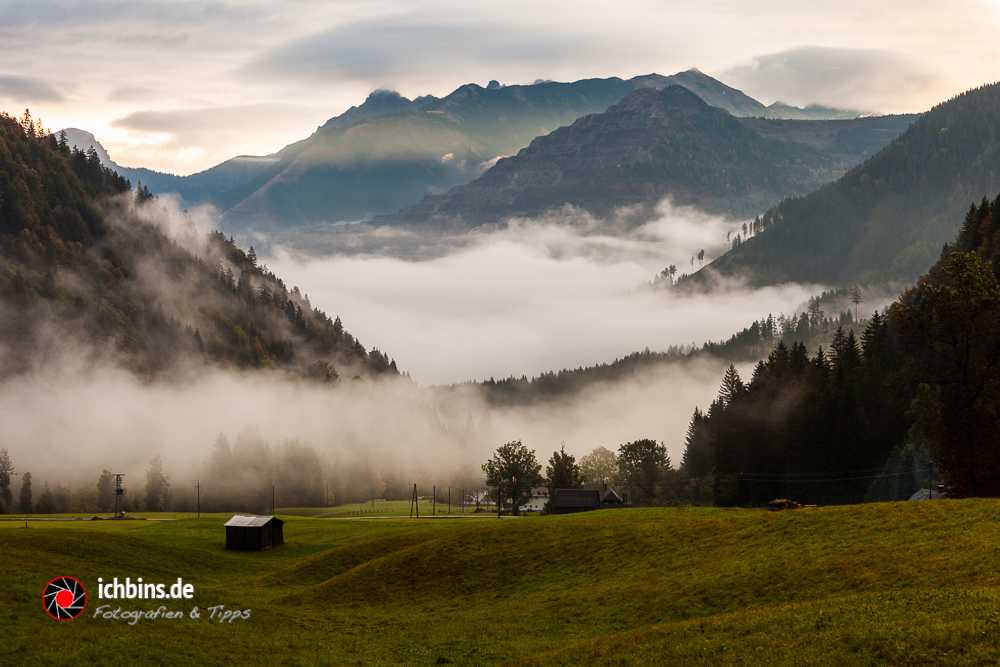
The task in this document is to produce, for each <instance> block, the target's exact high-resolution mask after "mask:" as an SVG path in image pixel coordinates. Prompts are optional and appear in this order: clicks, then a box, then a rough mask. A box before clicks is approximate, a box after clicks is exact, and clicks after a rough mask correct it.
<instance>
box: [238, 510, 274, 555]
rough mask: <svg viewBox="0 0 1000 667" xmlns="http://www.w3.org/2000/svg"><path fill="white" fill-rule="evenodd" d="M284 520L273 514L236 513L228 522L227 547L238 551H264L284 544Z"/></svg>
mask: <svg viewBox="0 0 1000 667" xmlns="http://www.w3.org/2000/svg"><path fill="white" fill-rule="evenodd" d="M284 523H285V522H284V521H282V520H281V519H279V518H277V517H273V516H250V515H247V514H234V515H233V518H232V519H230V520H229V521H227V522H226V548H227V549H235V550H236V551H263V550H264V549H270V548H271V547H276V546H278V545H279V544H284V542H285V540H284V537H283V536H282V534H281V526H282V525H284Z"/></svg>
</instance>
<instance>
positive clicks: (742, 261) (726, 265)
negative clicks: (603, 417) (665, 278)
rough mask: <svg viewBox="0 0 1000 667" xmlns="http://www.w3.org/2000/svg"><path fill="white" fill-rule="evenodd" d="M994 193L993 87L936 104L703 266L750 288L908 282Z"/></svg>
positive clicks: (706, 273)
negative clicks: (972, 207) (974, 205)
mask: <svg viewBox="0 0 1000 667" xmlns="http://www.w3.org/2000/svg"><path fill="white" fill-rule="evenodd" d="M998 188H1000V84H992V85H988V86H982V87H980V88H977V89H974V90H970V91H968V92H966V93H963V94H961V95H959V96H957V97H955V98H954V99H951V100H949V101H947V102H944V103H942V104H939V105H938V106H936V107H934V108H933V109H931V110H930V111H928V112H927V113H926V114H924V115H923V116H921V117H920V118H919V119H918V120H917V121H916V122H914V123H913V126H912V127H911V128H910V129H909V130H907V131H906V132H905V133H904V134H903V135H902V136H900V137H899V138H897V139H896V140H894V141H893V142H892V143H890V144H889V145H888V146H886V147H885V148H884V149H883V150H882V151H880V152H879V153H878V154H877V155H875V156H874V157H872V158H871V159H869V160H868V161H866V162H865V163H864V164H862V165H861V166H859V167H857V168H855V169H853V170H851V171H850V172H848V173H847V174H845V175H844V176H843V177H842V178H841V179H839V180H838V181H836V182H834V183H831V184H829V185H827V186H825V187H823V188H821V189H819V190H817V191H816V192H813V193H811V194H809V195H806V196H804V197H799V198H793V199H787V200H785V201H783V202H781V203H780V204H778V205H777V206H775V207H773V208H771V209H769V210H768V211H767V212H765V213H764V214H763V215H761V216H759V217H758V219H757V220H756V221H755V223H754V225H753V234H752V235H751V238H749V239H747V240H745V241H744V242H742V243H736V242H734V248H733V250H731V251H730V252H728V253H726V254H725V255H723V256H722V257H720V258H719V259H717V260H716V261H714V262H712V263H711V264H710V265H709V266H708V267H706V268H705V269H704V270H703V271H702V272H701V273H700V274H696V277H695V278H694V281H698V280H710V277H711V275H713V274H714V273H715V272H717V273H720V274H722V275H724V276H744V277H746V278H747V279H748V280H750V281H751V282H752V283H753V284H755V285H767V284H777V283H782V282H789V281H793V282H813V283H825V284H834V285H850V284H853V283H862V284H863V283H872V282H880V281H886V280H905V281H907V282H910V281H913V280H915V279H916V278H917V277H918V276H920V275H921V274H922V273H924V272H925V271H927V269H928V268H929V267H930V266H931V264H932V263H933V261H934V257H935V256H936V255H937V253H938V252H939V249H940V248H941V247H942V245H944V244H945V243H946V242H948V241H949V240H950V239H951V238H953V237H954V235H955V233H956V232H957V231H958V223H959V221H960V220H961V219H962V214H963V213H964V211H965V209H966V208H967V207H968V204H969V202H970V201H978V200H979V199H980V198H981V197H984V196H992V195H993V193H995V192H996V191H997V189H998Z"/></svg>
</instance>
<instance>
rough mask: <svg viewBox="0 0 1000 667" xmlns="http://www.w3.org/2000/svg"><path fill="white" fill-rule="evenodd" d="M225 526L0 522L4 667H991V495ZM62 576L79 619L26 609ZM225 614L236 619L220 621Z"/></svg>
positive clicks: (998, 645)
mask: <svg viewBox="0 0 1000 667" xmlns="http://www.w3.org/2000/svg"><path fill="white" fill-rule="evenodd" d="M160 518H171V517H170V516H169V515H165V516H163V517H160ZM226 518H227V517H226V516H224V515H212V516H205V517H203V518H201V519H196V518H177V519H176V520H174V521H124V522H114V521H75V522H62V521H44V522H43V521H29V522H28V528H25V527H24V525H25V524H24V523H23V521H22V522H17V521H4V522H0V565H2V567H0V587H2V590H3V596H2V599H3V601H4V604H3V606H2V607H0V627H2V629H0V665H34V664H102V665H119V664H121V665H143V664H165V665H212V664H246V665H265V664H266V665H313V664H320V665H434V664H456V665H505V664H515V665H591V664H593V665H650V664H703V665H758V664H765V663H771V664H787V665H807V664H809V665H844V664H894V665H910V664H912V665H927V664H948V665H956V664H959V665H961V664H995V663H996V662H997V660H998V659H1000V625H998V624H1000V568H998V555H1000V547H998V544H1000V502H998V501H994V500H965V501H954V500H950V501H949V500H946V501H935V502H922V503H918V502H910V503H893V504H873V505H858V506H845V507H828V508H819V509H803V510H795V511H788V512H781V513H768V512H764V511H750V510H723V509H710V508H663V509H635V510H617V511H606V512H595V513H589V514H582V515H571V516H551V517H533V518H531V519H529V520H519V521H512V520H507V519H504V520H499V521H498V520H496V519H495V518H494V520H493V521H437V520H435V521H425V520H419V521H418V520H416V519H413V520H410V519H385V520H380V521H331V520H328V519H321V518H312V517H298V516H289V515H285V516H283V518H285V519H287V523H286V524H285V526H284V535H285V541H286V543H285V544H284V545H282V546H280V547H277V548H274V549H271V550H268V551H264V552H260V553H240V552H229V551H226V550H225V549H224V545H225V532H224V529H223V527H222V524H223V522H224V521H225V519H226ZM59 576H70V577H75V578H77V579H79V580H80V582H82V583H83V585H84V586H85V587H86V589H87V592H88V596H89V597H88V601H87V607H86V609H85V610H84V612H83V614H82V615H81V616H80V617H79V618H77V619H76V620H73V621H64V622H59V621H55V620H53V619H51V618H49V617H48V616H47V615H46V612H45V610H44V609H43V607H42V604H41V601H42V590H43V589H44V588H45V585H46V583H47V582H49V581H50V580H52V579H53V578H55V577H59ZM99 577H100V578H102V579H103V581H104V582H110V581H112V580H113V579H114V578H115V577H117V578H118V579H119V581H122V580H124V578H125V577H129V578H130V579H131V581H135V580H136V579H137V578H138V577H143V579H144V581H145V582H156V583H165V584H167V585H168V586H169V585H170V584H172V583H174V582H176V580H177V578H178V577H181V578H183V580H184V583H190V584H192V585H193V586H194V595H193V598H191V599H189V600H162V601H161V600H138V599H133V600H106V599H98V587H97V581H98V578H99ZM101 605H109V606H108V607H106V608H105V609H104V611H114V610H115V609H117V608H119V607H120V608H121V609H122V612H128V611H133V610H139V611H146V610H155V609H157V608H159V607H160V606H163V607H166V608H167V610H170V611H183V612H185V617H184V618H175V619H166V618H163V617H162V615H161V616H160V617H159V618H155V619H153V618H139V619H138V620H135V619H132V620H134V624H130V623H131V622H132V621H131V620H122V619H121V618H119V619H118V620H115V619H106V618H103V617H102V615H103V612H101V613H98V609H100V608H101ZM220 605H224V606H225V610H222V609H218V607H219V606H220ZM195 606H197V607H198V608H199V611H200V615H201V616H200V618H197V619H195V618H190V617H189V616H190V610H191V609H192V608H193V607H195ZM213 607H216V608H217V609H216V612H217V613H216V617H215V618H214V619H213V618H210V614H211V612H210V611H209V610H210V609H211V608H213ZM233 610H240V611H245V610H250V612H249V613H248V614H245V616H248V618H243V616H244V614H241V615H240V617H239V618H236V619H234V620H232V622H229V620H228V619H227V621H226V622H223V623H220V622H219V616H220V615H221V614H222V613H223V612H224V611H233Z"/></svg>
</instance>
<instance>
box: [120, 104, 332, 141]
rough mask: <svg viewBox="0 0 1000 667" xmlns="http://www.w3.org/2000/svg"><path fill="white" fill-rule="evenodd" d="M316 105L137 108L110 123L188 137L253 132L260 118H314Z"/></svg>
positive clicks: (282, 120)
mask: <svg viewBox="0 0 1000 667" xmlns="http://www.w3.org/2000/svg"><path fill="white" fill-rule="evenodd" d="M317 116H319V117H321V116H322V114H317V112H316V110H315V109H312V108H310V107H303V106H295V105H282V104H249V105H244V106H235V107H209V108H202V109H177V110H174V111H137V112H135V113H131V114H129V115H127V116H123V117H122V118H118V119H115V120H114V121H112V122H111V126H112V127H118V128H122V129H125V130H134V131H137V132H153V133H164V134H171V135H174V136H177V137H181V136H185V137H188V138H191V137H196V136H204V135H206V134H210V133H217V132H222V133H227V134H228V133H233V132H253V131H256V130H258V129H259V128H260V127H261V124H262V122H261V121H262V119H267V120H268V121H269V122H273V123H275V124H277V123H281V122H301V121H303V120H309V119H315V118H317Z"/></svg>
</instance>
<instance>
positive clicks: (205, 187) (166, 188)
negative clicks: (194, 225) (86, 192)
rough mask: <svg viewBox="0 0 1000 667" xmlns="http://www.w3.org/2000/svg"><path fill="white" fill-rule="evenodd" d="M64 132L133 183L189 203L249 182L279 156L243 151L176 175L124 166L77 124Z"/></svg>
mask: <svg viewBox="0 0 1000 667" xmlns="http://www.w3.org/2000/svg"><path fill="white" fill-rule="evenodd" d="M65 132H66V140H67V142H68V144H69V146H70V147H74V146H75V147H77V148H79V149H80V150H82V151H86V150H87V149H89V148H90V147H91V146H93V147H94V150H95V151H97V156H98V157H99V158H100V160H101V164H103V165H104V166H105V167H108V168H110V169H114V170H115V171H117V172H118V173H119V174H121V175H122V176H124V177H125V178H127V179H129V181H131V182H132V185H133V186H134V185H136V184H137V183H139V182H142V184H143V185H145V186H146V187H148V188H149V189H150V190H151V191H152V192H154V193H159V194H166V193H176V194H178V195H180V196H181V198H182V199H183V201H184V203H185V204H186V205H189V206H190V205H194V204H203V203H206V202H209V201H211V200H212V199H214V198H215V197H216V196H218V194H219V193H220V192H225V191H226V190H229V189H231V188H233V187H236V186H238V185H240V184H242V183H245V182H247V181H248V180H250V178H252V177H253V176H254V175H256V174H257V173H259V172H260V171H262V170H263V169H265V168H267V167H268V166H269V165H271V164H273V163H274V162H275V160H276V158H272V157H258V156H251V155H241V156H239V157H234V158H231V159H229V160H226V161H225V162H222V163H220V164H217V165H216V166H214V167H212V168H210V169H206V170H205V171H202V172H198V173H197V174H191V175H190V176H175V175H174V174H165V173H163V172H159V171H153V170H152V169H146V168H144V167H123V166H121V165H119V164H117V163H116V162H115V161H114V160H112V159H111V156H110V155H108V152H107V151H106V150H105V149H104V146H102V145H101V143H100V142H99V141H98V140H97V138H96V137H94V135H93V134H91V133H90V132H86V131H84V130H80V129H77V128H74V127H69V128H65Z"/></svg>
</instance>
